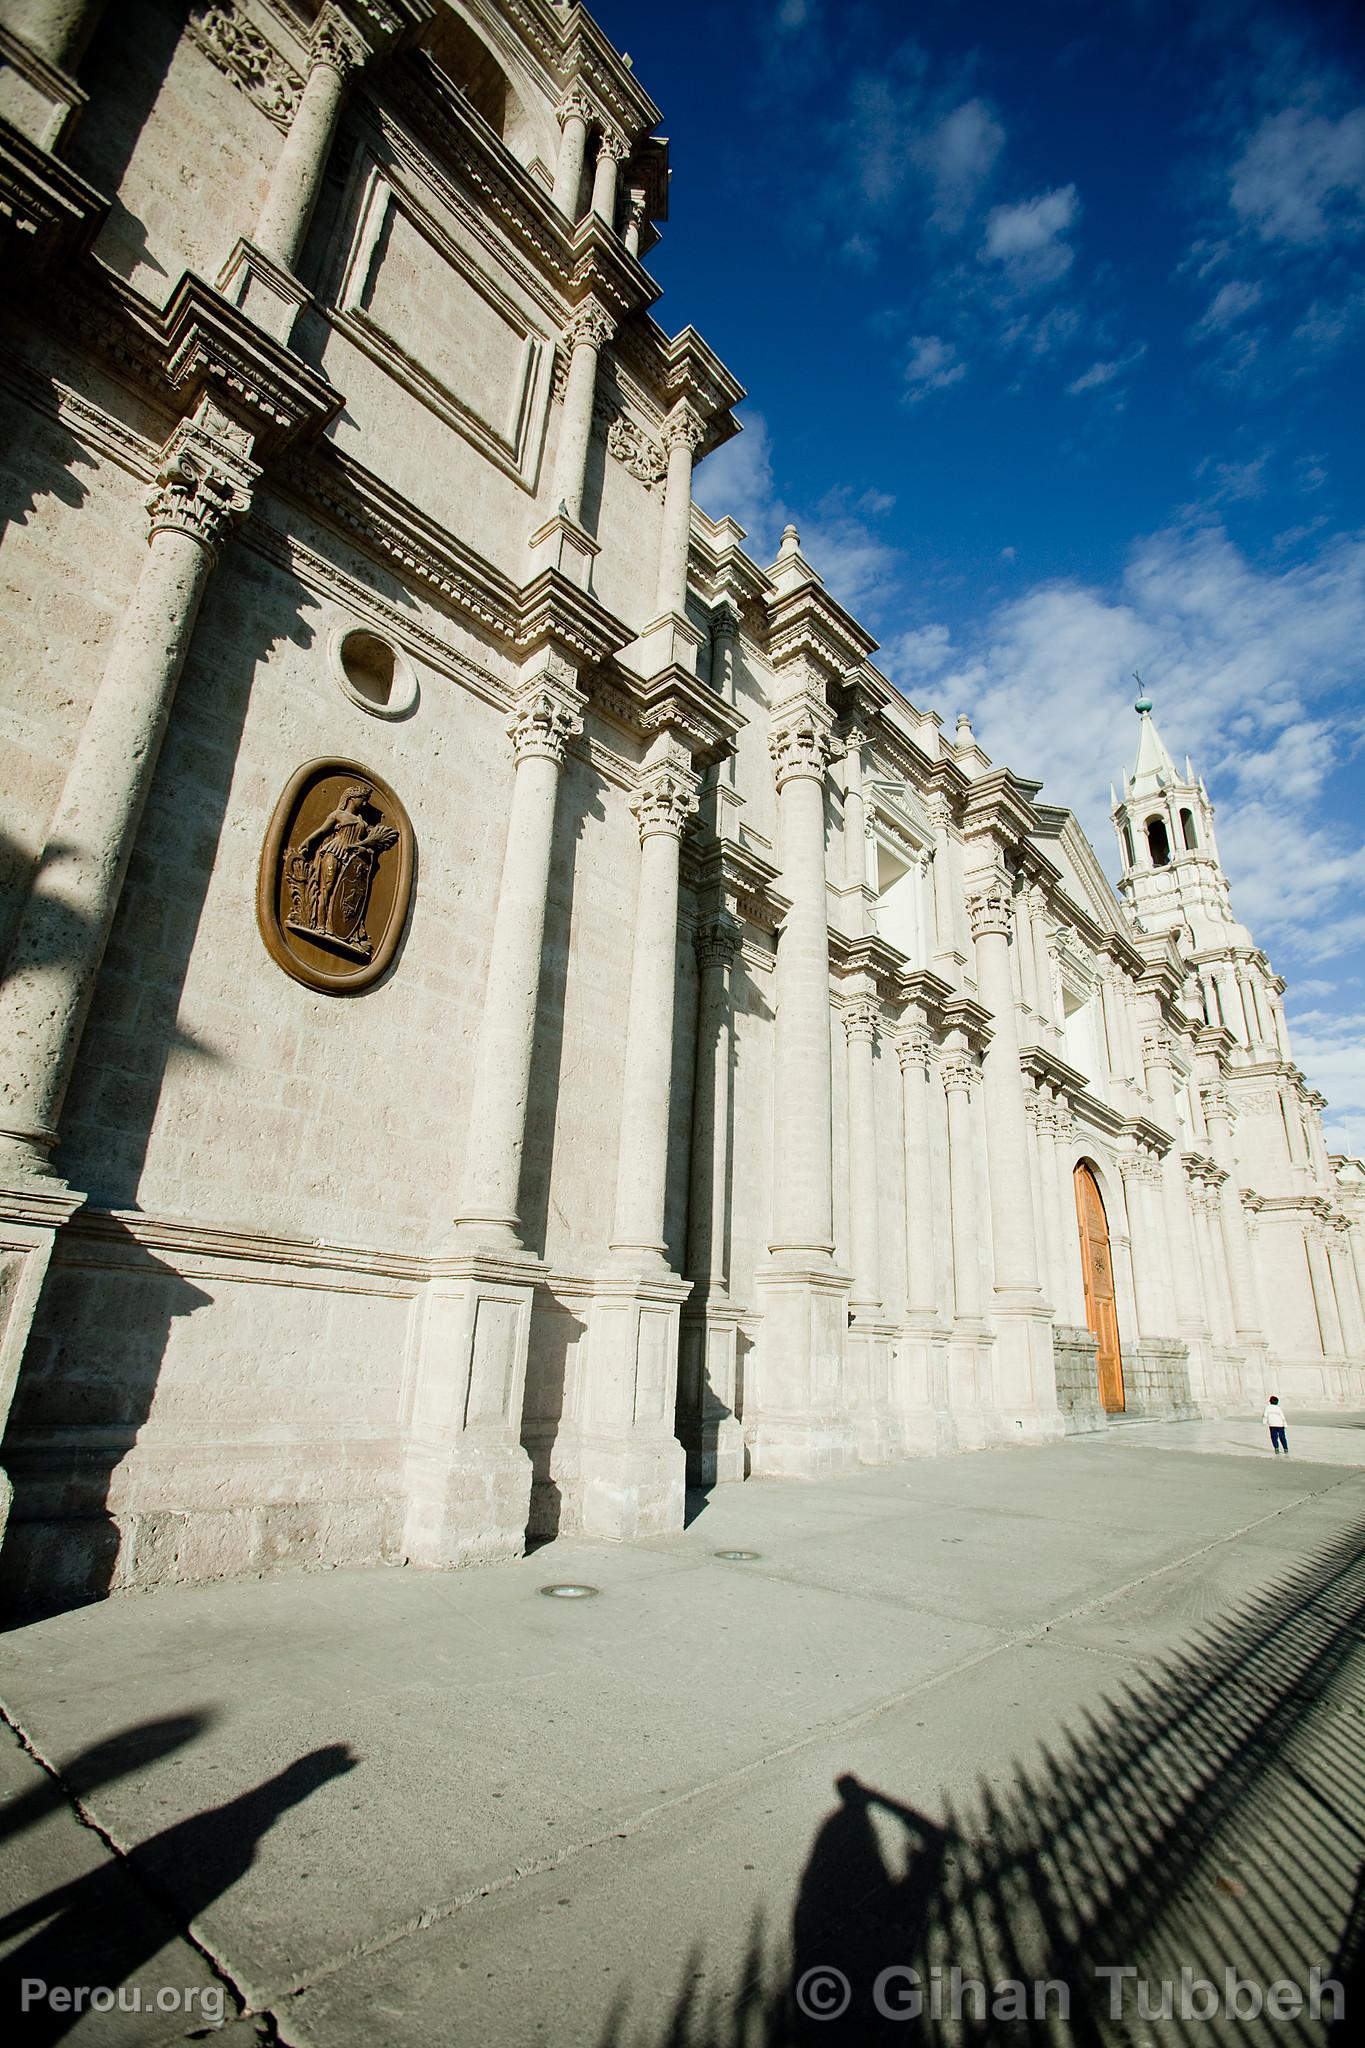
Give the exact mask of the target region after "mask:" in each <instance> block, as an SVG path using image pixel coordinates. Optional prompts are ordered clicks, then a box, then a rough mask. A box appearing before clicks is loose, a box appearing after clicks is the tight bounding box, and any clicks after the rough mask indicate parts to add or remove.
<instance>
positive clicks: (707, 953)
mask: <svg viewBox="0 0 1365 2048" xmlns="http://www.w3.org/2000/svg"><path fill="white" fill-rule="evenodd" d="M743 940H744V931H743V927H742V926H741V925H740V923H739V921H738V919H737V918H733V917H731V915H730V913H729V911H728V910H722V911H719V912H717V914H716V916H715V917H708V918H707V920H706V922H705V924H700V925H698V926H697V929H696V932H695V933H694V934H693V938H692V945H693V949H694V950H695V952H696V955H697V965H698V966H699V967H700V968H701V970H702V972H703V973H705V971H706V969H707V968H708V967H722V968H727V969H728V968H729V967H731V966H732V965H733V963H734V958H735V955H736V953H737V952H738V951H739V949H740V946H741V944H742V943H743Z"/></svg>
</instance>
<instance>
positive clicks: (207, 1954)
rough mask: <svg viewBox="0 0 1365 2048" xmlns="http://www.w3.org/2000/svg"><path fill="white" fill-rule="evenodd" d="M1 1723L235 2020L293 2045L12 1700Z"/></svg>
mask: <svg viewBox="0 0 1365 2048" xmlns="http://www.w3.org/2000/svg"><path fill="white" fill-rule="evenodd" d="M0 1722H3V1723H4V1725H5V1727H6V1728H8V1729H9V1731H10V1733H11V1735H12V1736H13V1737H14V1739H15V1741H16V1742H17V1743H18V1744H19V1747H20V1748H21V1749H22V1750H23V1751H24V1752H25V1753H26V1754H27V1755H28V1756H30V1757H31V1758H32V1759H33V1762H34V1763H35V1764H36V1765H37V1766H38V1768H39V1770H40V1771H42V1772H44V1773H45V1774H46V1776H47V1777H48V1778H50V1779H51V1781H52V1783H53V1784H54V1785H55V1786H56V1788H57V1790H58V1791H59V1792H60V1794H61V1795H62V1798H63V1799H64V1800H65V1802H66V1804H67V1806H68V1807H69V1809H70V1811H71V1813H72V1815H73V1816H74V1818H75V1820H76V1821H77V1823H78V1824H79V1825H80V1826H81V1827H83V1828H86V1829H88V1830H89V1832H90V1833H91V1834H92V1835H94V1836H95V1838H96V1840H97V1841H98V1842H99V1843H100V1844H101V1845H102V1846H103V1848H104V1849H105V1850H106V1851H107V1852H108V1854H109V1855H110V1856H111V1857H112V1858H113V1860H114V1861H115V1863H118V1864H121V1865H122V1867H123V1869H124V1870H125V1871H126V1872H127V1874H128V1876H129V1878H130V1879H131V1881H132V1883H133V1884H134V1885H135V1886H136V1887H137V1889H138V1891H139V1892H141V1894H142V1896H143V1898H144V1899H145V1900H146V1901H147V1903H148V1904H149V1905H150V1906H152V1907H153V1908H154V1909H155V1911H156V1912H157V1914H158V1915H159V1916H160V1917H161V1918H162V1919H163V1920H164V1921H165V1922H166V1925H167V1928H168V1929H169V1931H170V1934H171V1936H172V1938H173V1939H175V1940H177V1941H183V1942H184V1943H185V1946H186V1947H187V1948H191V1949H193V1950H194V1952H195V1954H196V1955H197V1956H198V1957H199V1958H200V1960H201V1961H202V1962H203V1963H204V1964H205V1965H206V1966H207V1967H208V1969H209V1970H211V1971H212V1973H213V1975H214V1976H215V1977H216V1978H217V1980H218V1982H219V1983H220V1984H221V1985H222V1986H223V1988H224V1990H225V1991H226V1992H227V1994H228V1997H229V1998H230V1999H231V2000H232V2002H233V2004H234V2005H235V2006H236V2008H237V2010H236V2012H235V2013H234V2014H233V2015H232V2017H233V2018H234V2019H251V2020H259V2021H263V2022H264V2024H265V2026H266V2028H267V2032H266V2033H265V2035H264V2036H263V2039H264V2041H265V2043H266V2044H267V2048H276V2044H278V2048H290V2044H289V2043H288V2042H287V2041H285V2039H284V2037H283V2036H282V2035H281V2033H280V2031H279V2028H278V2025H277V2023H276V2020H275V2016H274V2014H273V2013H272V2012H270V2011H269V2010H256V2009H253V2007H252V2005H251V2002H250V2000H249V1999H248V1998H247V1997H246V1995H245V1993H244V1992H243V1991H242V1989H241V1986H240V1985H239V1984H238V1983H237V1980H236V1979H235V1977H234V1976H233V1975H232V1972H231V1970H230V1969H229V1968H228V1966H227V1964H226V1963H225V1962H224V1961H223V1959H222V1958H221V1957H219V1956H216V1955H215V1954H214V1953H213V1950H212V1949H211V1948H209V1947H208V1945H207V1943H205V1942H203V1941H201V1940H200V1938H199V1936H198V1935H197V1934H196V1933H195V1932H194V1930H193V1928H192V1927H190V1925H189V1924H188V1922H186V1923H185V1924H184V1925H183V1926H181V1925H180V1924H178V1922H177V1921H176V1919H175V1917H174V1915H173V1914H169V1913H168V1912H167V1909H166V1904H165V1901H164V1900H163V1899H162V1898H161V1897H160V1895H159V1894H158V1893H157V1892H156V1891H155V1890H154V1889H153V1887H152V1886H150V1885H149V1884H148V1883H147V1882H146V1880H145V1879H144V1878H143V1876H142V1874H141V1872H140V1871H139V1870H138V1869H137V1868H136V1866H135V1865H134V1864H133V1863H132V1861H131V1860H130V1858H129V1854H128V1851H127V1850H126V1849H125V1848H123V1846H122V1845H121V1844H120V1843H119V1842H118V1841H117V1840H116V1839H115V1837H114V1836H113V1835H111V1834H110V1832H109V1830H108V1828H106V1827H105V1826H104V1825H103V1823H102V1822H101V1821H99V1820H97V1819H96V1818H95V1815H94V1814H93V1813H92V1812H91V1811H90V1808H89V1807H88V1806H87V1805H86V1803H85V1801H84V1800H83V1799H82V1798H81V1797H80V1795H79V1793H77V1792H76V1791H75V1790H74V1789H73V1788H72V1786H70V1785H68V1783H67V1781H66V1779H65V1778H64V1777H63V1776H62V1773H61V1771H60V1770H59V1769H58V1767H57V1765H56V1764H54V1763H53V1762H52V1761H51V1759H50V1758H49V1757H46V1756H44V1755H43V1752H42V1751H41V1750H40V1749H39V1748H38V1746H37V1744H36V1743H35V1742H34V1741H33V1740H32V1739H31V1737H30V1736H29V1735H28V1733H27V1731H26V1730H25V1729H24V1728H23V1727H21V1726H20V1724H19V1722H18V1721H17V1720H16V1719H15V1717H14V1715H13V1713H12V1712H11V1711H10V1707H9V1703H8V1702H7V1701H6V1700H3V1699H0ZM167 2038H168V2039H182V2040H183V2039H184V2036H183V2035H180V2036H168V2037H167Z"/></svg>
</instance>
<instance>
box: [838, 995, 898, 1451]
mask: <svg viewBox="0 0 1365 2048" xmlns="http://www.w3.org/2000/svg"><path fill="white" fill-rule="evenodd" d="M843 1023H844V1035H845V1040H846V1043H847V1048H848V1141H849V1180H850V1188H849V1216H850V1237H851V1250H852V1265H853V1291H852V1294H851V1296H850V1298H849V1316H850V1327H849V1332H848V1351H847V1357H848V1373H849V1408H850V1412H851V1414H852V1417H853V1421H854V1426H855V1428H856V1430H857V1433H858V1454H859V1456H860V1457H861V1459H862V1460H863V1462H864V1463H865V1464H875V1463H877V1462H878V1461H879V1460H881V1459H883V1458H885V1457H886V1456H887V1455H888V1453H889V1451H890V1449H891V1447H892V1427H891V1419H890V1415H889V1412H888V1408H889V1400H890V1370H891V1330H892V1326H891V1325H890V1324H889V1323H888V1322H887V1321H886V1320H885V1313H884V1307H883V1302H882V1277H881V1236H880V1230H879V1227H878V1210H879V1208H880V1205H881V1175H880V1171H879V1158H878V1141H877V1082H876V1066H875V1050H876V1044H877V1036H878V1027H879V1024H880V1010H879V1006H878V1003H877V998H876V993H875V991H874V989H873V988H872V986H871V983H870V982H866V983H864V982H863V979H862V978H861V977H860V978H859V982H858V984H857V985H856V986H855V991H854V993H853V994H852V996H851V997H850V999H849V1000H848V1001H847V1002H846V1003H845V1006H844V1012H843Z"/></svg>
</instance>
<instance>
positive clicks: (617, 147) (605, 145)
mask: <svg viewBox="0 0 1365 2048" xmlns="http://www.w3.org/2000/svg"><path fill="white" fill-rule="evenodd" d="M597 148H598V154H599V155H601V156H609V157H611V158H612V159H613V161H614V162H616V163H618V164H623V163H624V162H625V160H626V158H627V157H628V156H629V155H630V144H629V143H628V142H627V141H626V138H625V136H624V135H622V133H621V132H620V130H619V129H618V128H610V127H608V126H607V125H606V123H605V122H604V123H603V126H602V134H601V139H600V140H599V142H598V145H597Z"/></svg>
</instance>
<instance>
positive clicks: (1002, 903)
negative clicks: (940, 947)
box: [967, 881, 1010, 939]
mask: <svg viewBox="0 0 1365 2048" xmlns="http://www.w3.org/2000/svg"><path fill="white" fill-rule="evenodd" d="M967 915H968V917H969V918H970V919H971V925H972V937H973V938H974V939H989V938H1000V939H1007V938H1008V937H1009V935H1010V889H1009V885H1008V883H1006V882H1003V881H996V882H992V883H991V884H990V886H989V888H986V889H981V890H979V891H978V892H977V894H976V895H975V896H969V897H968V899H967Z"/></svg>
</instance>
